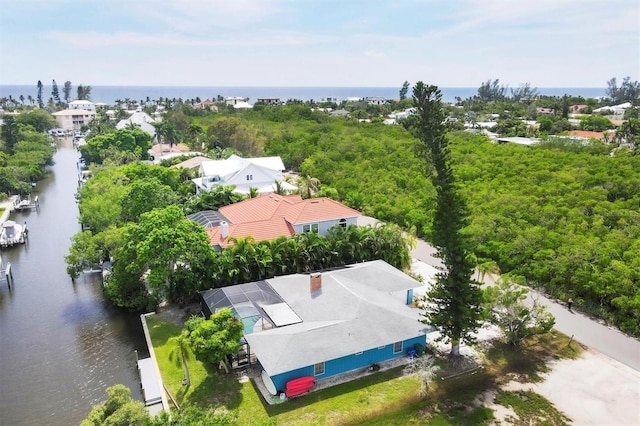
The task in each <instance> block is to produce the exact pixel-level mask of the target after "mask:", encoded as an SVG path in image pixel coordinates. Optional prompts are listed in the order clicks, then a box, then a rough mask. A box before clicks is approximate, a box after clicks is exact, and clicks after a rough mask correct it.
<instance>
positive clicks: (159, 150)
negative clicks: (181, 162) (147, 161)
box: [148, 143, 211, 164]
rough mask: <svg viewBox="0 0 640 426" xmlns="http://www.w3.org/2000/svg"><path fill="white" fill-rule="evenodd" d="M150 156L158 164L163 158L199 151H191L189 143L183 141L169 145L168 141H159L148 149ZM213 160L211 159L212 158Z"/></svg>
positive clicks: (194, 154)
mask: <svg viewBox="0 0 640 426" xmlns="http://www.w3.org/2000/svg"><path fill="white" fill-rule="evenodd" d="M148 153H149V157H151V159H152V161H153V163H155V164H158V163H160V162H161V161H162V160H169V159H171V158H174V157H181V156H183V155H191V156H197V155H200V153H199V152H194V151H191V148H189V147H188V146H187V145H185V144H183V143H177V144H173V145H169V144H168V143H157V144H155V145H153V146H152V147H151V149H149V151H148ZM210 161H211V160H210Z"/></svg>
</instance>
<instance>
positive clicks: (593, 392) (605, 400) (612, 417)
mask: <svg viewBox="0 0 640 426" xmlns="http://www.w3.org/2000/svg"><path fill="white" fill-rule="evenodd" d="M548 365H549V367H550V368H551V371H550V372H549V373H547V374H546V376H545V377H546V380H545V381H544V382H542V383H536V384H527V383H525V384H520V383H515V382H512V383H511V384H510V385H509V386H508V389H509V390H517V389H531V390H533V391H534V392H536V393H538V394H540V395H542V396H544V397H545V398H547V399H548V400H549V401H551V402H553V404H554V405H555V406H556V408H557V409H558V410H560V411H562V412H563V413H564V414H566V415H567V416H568V417H570V418H571V419H572V420H573V422H574V424H575V425H612V426H614V425H615V426H619V425H640V372H638V371H636V370H634V369H632V368H631V367H627V366H626V365H624V364H622V363H620V362H617V361H615V360H612V359H611V358H609V357H607V356H605V355H602V354H600V353H598V352H594V351H591V350H586V351H585V352H584V353H583V354H582V356H581V357H580V358H578V359H576V360H559V361H552V362H550V363H549V364H548Z"/></svg>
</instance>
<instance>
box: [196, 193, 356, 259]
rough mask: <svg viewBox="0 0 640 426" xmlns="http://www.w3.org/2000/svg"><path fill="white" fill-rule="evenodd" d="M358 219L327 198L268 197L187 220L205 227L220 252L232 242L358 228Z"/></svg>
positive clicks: (252, 199) (351, 210)
mask: <svg viewBox="0 0 640 426" xmlns="http://www.w3.org/2000/svg"><path fill="white" fill-rule="evenodd" d="M360 216H361V214H360V212H359V211H357V210H354V209H352V208H350V207H347V206H345V205H344V204H341V203H339V202H338V201H335V200H332V199H330V198H309V199H306V200H303V199H302V197H300V196H299V195H287V196H282V195H277V194H269V195H263V196H261V197H256V198H250V199H248V200H244V201H241V202H239V203H234V204H231V205H228V206H225V207H222V208H220V210H218V211H217V212H200V213H196V214H193V215H190V216H189V218H190V219H192V220H195V221H197V222H199V223H200V224H202V225H203V226H205V228H207V233H208V234H209V240H210V241H211V245H212V246H213V247H214V248H216V249H218V250H222V249H224V248H225V247H227V246H228V245H231V244H233V238H246V237H249V236H251V237H253V239H254V240H255V241H262V240H275V239H276V238H278V237H282V236H287V237H290V236H292V235H294V234H300V233H302V232H317V233H319V234H321V235H325V236H326V235H328V234H329V229H330V228H331V227H332V226H335V225H339V226H342V227H345V228H346V227H347V226H349V225H357V221H358V217H360Z"/></svg>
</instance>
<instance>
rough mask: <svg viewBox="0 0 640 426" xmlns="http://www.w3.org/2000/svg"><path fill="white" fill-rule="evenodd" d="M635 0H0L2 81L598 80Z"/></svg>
mask: <svg viewBox="0 0 640 426" xmlns="http://www.w3.org/2000/svg"><path fill="white" fill-rule="evenodd" d="M626 76H630V77H631V79H632V80H640V0H384V1H382V0H381V1H378V0H0V84H28V85H31V84H35V83H36V82H37V81H38V80H41V81H42V82H43V83H45V84H50V82H51V81H52V80H56V81H57V82H58V84H62V83H63V82H64V81H71V82H72V83H73V84H83V85H90V86H102V85H118V86H119V85H126V86H215V87H219V86H271V87H282V86H284V87H289V86H306V87H309V86H326V87H342V86H344V87H360V86H361V87H395V86H398V87H399V86H401V85H402V83H403V82H404V81H409V82H410V84H414V83H415V82H417V81H423V82H425V83H427V84H435V85H438V86H440V87H479V86H480V84H481V83H482V82H484V81H487V80H489V79H491V80H494V79H499V80H500V83H501V84H502V85H508V86H510V87H517V86H519V85H522V84H525V83H530V84H531V85H532V86H533V87H606V83H607V81H608V80H610V79H611V78H612V77H616V78H617V79H618V81H621V80H622V79H623V78H624V77H626Z"/></svg>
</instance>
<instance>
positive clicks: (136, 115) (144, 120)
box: [116, 111, 157, 138]
mask: <svg viewBox="0 0 640 426" xmlns="http://www.w3.org/2000/svg"><path fill="white" fill-rule="evenodd" d="M156 122H157V121H156V120H154V119H153V118H151V116H150V115H149V114H147V113H146V112H144V111H135V112H133V113H132V114H131V116H129V118H125V119H123V120H120V121H118V124H116V129H118V130H120V129H125V128H127V127H128V126H131V125H133V126H135V127H139V128H140V129H142V130H143V131H145V132H146V133H148V134H149V135H151V138H153V137H154V136H155V135H156V128H155V127H153V123H156Z"/></svg>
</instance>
